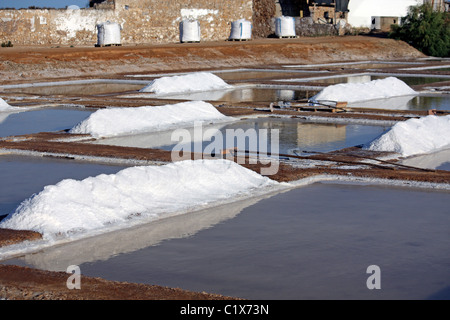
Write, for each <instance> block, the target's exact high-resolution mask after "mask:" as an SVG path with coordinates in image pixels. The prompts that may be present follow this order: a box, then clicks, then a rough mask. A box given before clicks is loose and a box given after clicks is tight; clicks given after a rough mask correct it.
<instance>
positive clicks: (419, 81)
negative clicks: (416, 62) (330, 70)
mask: <svg viewBox="0 0 450 320" xmlns="http://www.w3.org/2000/svg"><path fill="white" fill-rule="evenodd" d="M387 77H396V78H397V79H399V80H401V81H403V82H405V83H406V84H407V85H409V86H415V85H423V84H433V83H436V82H443V81H450V76H425V75H399V74H357V75H347V76H331V77H325V76H321V77H311V78H297V79H284V80H275V81H284V82H293V83H310V84H319V83H320V84H326V85H333V84H339V83H363V82H370V81H373V80H379V79H385V78H387Z"/></svg>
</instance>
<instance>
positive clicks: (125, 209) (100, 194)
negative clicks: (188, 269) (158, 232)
mask: <svg viewBox="0 0 450 320" xmlns="http://www.w3.org/2000/svg"><path fill="white" fill-rule="evenodd" d="M275 185H278V182H275V181H273V180H270V179H269V178H267V177H263V176H261V175H259V174H257V173H255V172H254V171H251V170H249V169H246V168H244V167H242V166H240V165H238V164H237V163H235V162H232V161H228V160H222V159H220V160H195V161H181V162H177V163H171V164H167V165H164V166H142V167H132V168H127V169H124V170H122V171H120V172H118V173H117V174H110V175H106V174H102V175H99V176H96V177H89V178H87V179H84V180H81V181H79V180H73V179H66V180H62V181H60V182H59V183H57V184H56V185H49V186H46V187H45V188H44V189H43V190H42V191H41V192H40V193H39V194H37V195H34V196H33V197H31V198H30V199H27V200H25V201H24V202H22V204H21V205H20V206H19V207H18V208H17V209H16V211H15V212H14V213H12V214H10V215H9V216H8V217H7V218H6V219H5V220H3V221H2V222H1V223H0V228H9V229H16V230H20V229H23V230H34V231H37V232H40V233H42V234H43V235H44V238H46V239H48V240H52V239H54V236H55V235H58V236H70V235H78V237H79V235H80V233H81V234H82V235H86V234H88V233H89V232H91V233H97V234H98V233H102V232H105V231H107V230H108V228H109V229H110V230H111V228H114V227H115V226H116V227H117V225H119V226H120V228H123V227H124V226H126V223H127V222H130V223H131V221H133V222H136V219H143V220H144V221H143V220H138V222H148V221H150V220H156V219H159V218H163V217H166V216H168V215H170V214H179V213H180V212H181V213H183V211H184V212H186V211H187V210H191V209H199V208H201V207H202V206H206V205H210V204H212V203H217V201H226V200H227V199H229V198H231V197H235V196H239V195H244V196H245V195H248V194H251V192H252V191H253V190H255V189H256V188H262V187H269V186H275Z"/></svg>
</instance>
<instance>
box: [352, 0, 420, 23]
mask: <svg viewBox="0 0 450 320" xmlns="http://www.w3.org/2000/svg"><path fill="white" fill-rule="evenodd" d="M418 4H423V0H350V2H349V5H348V9H349V13H348V23H349V24H350V25H352V26H353V27H355V28H370V27H371V25H372V20H373V17H395V18H401V17H404V16H406V15H407V13H408V8H409V7H410V6H415V5H418Z"/></svg>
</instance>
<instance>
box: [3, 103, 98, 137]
mask: <svg viewBox="0 0 450 320" xmlns="http://www.w3.org/2000/svg"><path fill="white" fill-rule="evenodd" d="M92 112H93V110H86V109H75V108H59V109H57V108H52V109H41V110H31V111H27V112H21V113H14V114H10V113H9V114H8V115H9V116H8V117H7V118H5V119H4V120H3V121H0V137H6V136H12V135H22V134H30V133H37V132H49V131H59V130H65V129H70V128H72V127H73V126H75V125H76V124H77V123H79V122H81V121H82V120H84V119H86V118H87V117H89V115H90V114H91V113H92ZM0 116H1V114H0ZM0 120H1V118H0Z"/></svg>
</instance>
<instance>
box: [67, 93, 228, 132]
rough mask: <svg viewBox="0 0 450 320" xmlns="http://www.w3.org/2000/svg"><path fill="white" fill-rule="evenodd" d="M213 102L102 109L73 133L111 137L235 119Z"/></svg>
mask: <svg viewBox="0 0 450 320" xmlns="http://www.w3.org/2000/svg"><path fill="white" fill-rule="evenodd" d="M231 120H233V118H231V117H227V116H225V115H223V114H222V113H220V112H219V111H217V109H216V108H215V107H214V106H213V105H212V104H210V103H207V102H204V101H189V102H182V103H177V104H169V105H164V106H156V107H152V106H147V107H138V108H109V109H101V110H98V111H96V112H94V113H93V114H91V115H90V116H89V117H88V118H87V119H86V120H84V121H82V122H81V123H79V124H77V125H76V126H75V127H74V128H72V129H71V130H70V132H71V133H79V134H90V135H92V136H93V137H96V138H98V137H108V136H110V137H111V136H118V135H124V134H135V133H141V132H151V131H161V130H168V129H171V128H173V127H175V126H182V125H193V122H194V121H209V122H221V121H231Z"/></svg>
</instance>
